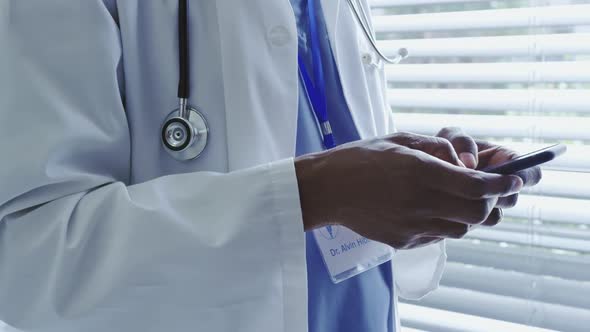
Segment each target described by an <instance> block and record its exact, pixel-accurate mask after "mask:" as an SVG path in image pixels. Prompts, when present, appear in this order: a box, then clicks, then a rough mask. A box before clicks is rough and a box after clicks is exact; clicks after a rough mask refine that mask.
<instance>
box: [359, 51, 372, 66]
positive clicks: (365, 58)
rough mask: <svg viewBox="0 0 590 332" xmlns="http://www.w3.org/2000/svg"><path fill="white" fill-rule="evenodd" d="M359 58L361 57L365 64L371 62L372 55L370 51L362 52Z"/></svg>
mask: <svg viewBox="0 0 590 332" xmlns="http://www.w3.org/2000/svg"><path fill="white" fill-rule="evenodd" d="M361 58H362V59H363V63H364V64H365V65H371V64H373V55H371V53H364V54H363V55H362V56H361Z"/></svg>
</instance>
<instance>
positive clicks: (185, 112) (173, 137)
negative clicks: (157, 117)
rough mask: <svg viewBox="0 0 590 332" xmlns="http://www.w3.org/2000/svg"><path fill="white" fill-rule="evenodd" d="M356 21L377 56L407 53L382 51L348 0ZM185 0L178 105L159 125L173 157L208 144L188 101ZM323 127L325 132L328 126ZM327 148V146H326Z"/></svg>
mask: <svg viewBox="0 0 590 332" xmlns="http://www.w3.org/2000/svg"><path fill="white" fill-rule="evenodd" d="M347 2H348V4H349V6H350V8H351V10H352V12H353V13H354V16H355V18H356V21H357V22H358V23H359V25H360V26H361V27H362V29H363V33H364V34H365V36H366V37H367V39H368V40H369V43H370V44H371V47H372V48H373V50H374V51H375V53H377V54H378V55H379V57H380V58H381V59H382V60H383V61H385V62H387V63H390V64H396V63H399V62H400V61H401V60H403V59H404V58H406V57H407V56H408V51H407V50H406V49H405V48H400V49H399V50H398V54H397V56H396V57H395V58H393V59H391V58H389V57H387V56H386V55H384V54H383V53H382V52H381V50H380V49H379V47H378V46H377V42H376V41H375V38H374V37H373V34H372V33H371V31H370V28H369V20H368V16H367V13H366V11H365V10H364V8H363V6H362V5H361V4H360V3H359V2H358V0H347ZM187 7H188V3H187V0H178V57H179V66H178V67H179V68H178V76H179V78H178V100H179V107H178V108H177V109H175V110H173V111H172V112H170V114H168V116H167V117H166V119H165V120H164V123H163V124H162V128H161V138H162V145H163V146H164V149H165V150H166V151H167V152H168V153H169V154H170V155H171V156H172V157H173V158H175V159H177V160H180V161H188V160H192V159H195V158H197V157H199V156H200V155H201V154H202V152H203V151H204V150H205V148H206V147H207V139H208V136H209V126H208V125H207V120H205V117H204V116H203V114H202V113H201V112H199V111H198V110H197V109H196V108H194V107H192V106H191V105H190V104H189V103H188V100H189V96H190V93H189V87H190V85H189V82H190V76H189V75H190V72H189V44H188V8H187ZM326 123H327V125H328V127H327V128H322V132H323V133H324V136H325V137H327V136H326V135H325V134H326V133H327V132H328V130H329V134H331V129H330V128H329V123H328V122H326ZM328 148H329V147H328Z"/></svg>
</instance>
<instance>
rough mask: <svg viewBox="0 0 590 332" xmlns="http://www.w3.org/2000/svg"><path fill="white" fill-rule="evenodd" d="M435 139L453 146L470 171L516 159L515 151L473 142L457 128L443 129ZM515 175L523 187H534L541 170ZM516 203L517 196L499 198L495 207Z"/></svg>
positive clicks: (533, 169) (525, 171)
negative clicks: (437, 138)
mask: <svg viewBox="0 0 590 332" xmlns="http://www.w3.org/2000/svg"><path fill="white" fill-rule="evenodd" d="M437 137H441V138H445V139H447V140H448V141H449V142H450V143H451V144H452V145H453V148H454V149H455V152H456V153H457V155H458V156H459V159H461V161H462V162H463V164H464V165H465V167H468V168H472V169H483V168H486V167H488V166H492V165H497V164H501V163H503V162H505V161H508V160H511V159H514V158H516V157H518V154H517V153H516V152H515V151H512V150H510V149H508V148H506V147H504V146H500V145H494V144H491V143H489V142H485V141H480V140H475V139H473V138H472V137H470V136H469V135H467V134H465V133H464V132H463V130H461V129H460V128H457V127H447V128H443V129H441V130H440V131H439V133H438V134H437ZM515 175H517V176H518V177H520V178H521V179H522V181H523V183H524V186H525V187H528V186H534V185H536V184H537V183H539V181H540V180H541V177H542V173H541V168H540V167H538V166H537V167H532V168H529V169H525V170H523V171H520V172H518V173H516V174H515ZM517 202H518V194H513V195H510V196H507V197H500V198H499V199H498V203H497V204H496V207H497V208H511V207H513V206H514V205H516V203H517Z"/></svg>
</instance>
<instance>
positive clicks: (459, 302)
mask: <svg viewBox="0 0 590 332" xmlns="http://www.w3.org/2000/svg"><path fill="white" fill-rule="evenodd" d="M490 282H493V280H490ZM420 304H421V305H425V306H429V307H433V308H440V309H445V310H451V311H456V312H462V313H466V314H469V315H475V316H481V317H488V318H492V319H498V320H509V321H511V322H516V323H520V324H526V325H533V326H539V327H542V328H548V329H557V330H565V331H570V332H586V331H587V328H588V326H590V310H586V309H582V308H575V307H570V306H564V305H559V304H553V303H544V302H537V301H533V300H531V299H519V298H514V297H510V296H503V295H497V294H491V293H484V292H477V291H473V290H468V289H460V288H453V287H447V286H441V287H440V288H439V289H438V290H437V291H436V292H434V293H432V294H431V295H430V296H428V297H426V298H424V299H423V300H422V301H420Z"/></svg>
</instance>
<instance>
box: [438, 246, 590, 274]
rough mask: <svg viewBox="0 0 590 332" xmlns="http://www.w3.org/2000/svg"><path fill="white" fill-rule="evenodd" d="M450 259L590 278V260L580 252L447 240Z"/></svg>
mask: <svg viewBox="0 0 590 332" xmlns="http://www.w3.org/2000/svg"><path fill="white" fill-rule="evenodd" d="M447 254H448V256H449V261H450V262H461V263H464V264H472V265H477V266H488V267H494V268H498V269H503V270H512V271H520V272H523V273H529V274H534V275H543V276H554V277H558V278H564V279H569V280H577V281H580V282H585V281H586V282H587V281H588V280H590V260H589V259H588V258H587V256H583V255H566V254H557V253H554V252H551V251H541V250H537V249H534V250H533V249H530V248H528V249H523V248H518V249H517V250H516V249H515V248H514V247H502V246H500V245H498V244H497V243H496V244H492V243H477V244H476V243H474V241H472V240H449V241H447Z"/></svg>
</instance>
